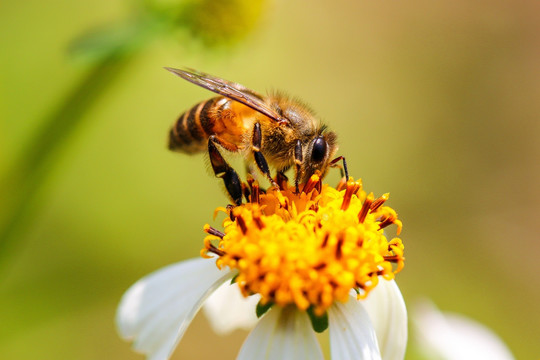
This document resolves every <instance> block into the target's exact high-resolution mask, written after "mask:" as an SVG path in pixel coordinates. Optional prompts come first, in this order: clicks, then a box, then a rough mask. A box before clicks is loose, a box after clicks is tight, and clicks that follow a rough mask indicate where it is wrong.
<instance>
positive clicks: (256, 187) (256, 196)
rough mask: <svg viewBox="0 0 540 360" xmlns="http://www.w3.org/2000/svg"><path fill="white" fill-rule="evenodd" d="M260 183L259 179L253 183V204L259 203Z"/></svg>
mask: <svg viewBox="0 0 540 360" xmlns="http://www.w3.org/2000/svg"><path fill="white" fill-rule="evenodd" d="M259 195H260V191H259V183H258V182H257V181H255V182H253V184H251V203H252V204H258V203H259Z"/></svg>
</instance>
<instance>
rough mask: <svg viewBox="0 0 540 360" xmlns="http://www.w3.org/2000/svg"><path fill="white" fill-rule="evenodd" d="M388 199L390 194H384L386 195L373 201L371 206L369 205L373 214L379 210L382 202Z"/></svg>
mask: <svg viewBox="0 0 540 360" xmlns="http://www.w3.org/2000/svg"><path fill="white" fill-rule="evenodd" d="M389 197H390V194H389V193H386V194H383V195H382V196H381V197H379V198H377V199H375V201H373V204H371V208H370V210H371V211H372V212H373V211H375V210H377V209H378V208H380V207H381V205H382V204H384V202H385V201H386V200H388V198H389Z"/></svg>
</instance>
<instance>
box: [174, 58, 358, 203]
mask: <svg viewBox="0 0 540 360" xmlns="http://www.w3.org/2000/svg"><path fill="white" fill-rule="evenodd" d="M165 69H167V70H168V71H170V72H172V73H173V74H175V75H178V76H180V77H181V78H183V79H185V80H187V81H189V82H191V83H193V84H195V85H198V86H201V87H203V88H205V89H208V90H210V91H212V92H215V93H217V94H218V95H219V96H217V97H213V98H211V99H209V100H206V101H202V102H200V103H198V104H197V105H195V106H193V107H192V108H191V109H189V110H187V111H186V112H184V113H183V114H182V115H180V117H179V118H178V120H177V122H176V123H175V124H174V125H173V127H172V128H171V130H170V132H169V149H171V150H174V151H179V152H184V153H188V154H192V153H197V152H201V151H203V150H205V149H208V153H209V156H210V163H211V165H212V169H213V171H214V173H215V175H216V176H217V177H220V178H222V179H223V181H224V183H225V187H226V189H227V191H228V193H229V195H230V196H231V198H232V200H233V201H234V203H235V204H237V205H238V204H240V203H241V202H242V183H241V181H240V179H239V176H238V174H237V173H236V171H235V170H234V169H233V168H232V167H231V166H230V165H229V164H228V163H227V161H226V160H225V159H224V158H223V156H222V155H221V152H220V150H219V148H222V149H224V150H226V151H230V152H234V153H241V154H243V155H244V157H245V159H246V161H247V163H248V164H253V162H255V164H256V165H257V166H256V167H257V168H258V169H259V170H260V171H261V172H262V174H264V176H265V177H266V178H268V180H269V181H270V182H271V183H272V185H276V183H275V181H274V180H273V178H272V175H271V173H270V166H272V167H273V168H275V169H276V170H277V171H278V172H279V173H282V174H283V173H284V172H285V171H287V170H288V169H289V168H291V167H292V166H294V167H295V184H296V189H297V191H298V184H299V183H305V182H307V180H308V179H309V178H310V177H311V176H312V175H313V174H315V173H319V174H320V175H321V176H324V174H325V173H326V171H327V170H328V167H329V166H334V165H335V164H336V163H337V162H338V161H339V160H343V170H344V172H345V176H346V177H348V175H347V167H346V163H345V159H344V158H343V157H342V156H340V157H337V158H335V159H333V157H334V155H335V153H336V152H337V149H338V145H337V136H336V134H335V133H334V132H332V131H329V130H328V128H327V127H326V126H325V125H323V124H321V123H320V122H319V120H318V119H317V118H316V116H315V114H314V112H313V110H311V109H310V108H309V107H308V106H307V105H305V104H304V103H302V102H301V101H299V100H297V99H292V98H290V97H288V96H285V95H283V94H282V93H272V94H269V95H266V96H263V95H260V94H258V93H257V92H255V91H253V90H250V89H248V88H246V87H245V86H243V85H240V84H237V83H234V82H230V81H227V80H224V79H221V78H218V77H215V76H212V75H209V74H205V73H202V72H199V71H196V70H191V69H186V70H180V69H174V68H165Z"/></svg>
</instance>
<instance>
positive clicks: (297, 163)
mask: <svg viewBox="0 0 540 360" xmlns="http://www.w3.org/2000/svg"><path fill="white" fill-rule="evenodd" d="M302 162H303V155H302V142H301V141H300V140H296V144H295V146H294V167H295V171H296V172H295V176H294V187H295V191H296V193H297V194H299V193H300V189H299V187H298V182H299V181H300V172H301V171H302Z"/></svg>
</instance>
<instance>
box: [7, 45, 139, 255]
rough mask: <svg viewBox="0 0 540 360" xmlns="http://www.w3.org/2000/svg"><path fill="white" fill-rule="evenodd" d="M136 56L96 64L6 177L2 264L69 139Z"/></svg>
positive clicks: (35, 207)
mask: <svg viewBox="0 0 540 360" xmlns="http://www.w3.org/2000/svg"><path fill="white" fill-rule="evenodd" d="M132 57H133V54H130V55H127V54H125V53H122V52H114V53H112V54H110V55H109V56H107V57H105V58H104V59H102V60H101V61H100V62H99V63H98V64H96V65H94V67H93V68H92V69H90V70H89V72H88V73H87V74H86V75H85V76H84V77H83V78H82V79H81V81H80V82H79V83H78V84H77V85H76V86H75V88H74V89H73V91H72V92H71V94H70V95H69V96H67V98H66V99H64V101H63V102H62V103H61V104H60V105H59V106H58V107H57V109H56V110H54V111H53V112H52V113H50V114H49V115H48V116H46V117H45V118H44V119H43V120H42V121H41V124H43V126H42V127H41V129H40V130H39V131H37V133H36V134H35V135H34V137H33V138H32V139H31V140H30V141H29V142H28V146H26V148H25V150H24V151H23V153H22V154H21V156H20V157H19V159H18V160H17V161H16V162H15V163H14V164H15V165H14V168H13V169H11V171H9V172H8V173H7V178H6V179H3V182H2V187H3V188H4V190H5V191H8V192H9V193H8V194H4V195H5V196H4V200H2V203H3V205H4V206H7V207H6V208H5V209H4V214H3V215H4V216H3V217H4V219H3V221H2V223H1V224H0V265H2V263H3V262H4V261H5V259H6V258H7V257H8V255H9V253H10V252H11V251H10V250H12V249H13V245H14V244H15V242H16V241H15V240H16V239H19V240H20V237H21V236H22V233H23V230H24V229H25V228H26V227H27V225H28V224H29V222H30V221H31V219H32V217H33V215H34V214H35V213H36V211H37V210H38V208H39V206H38V205H39V202H38V201H37V200H38V198H39V196H40V195H41V192H42V189H43V185H44V183H45V182H46V178H47V176H48V175H49V174H51V173H52V170H53V168H54V165H55V164H56V163H57V158H58V156H59V155H60V154H61V150H62V149H63V148H64V147H65V145H66V143H67V139H68V138H69V136H70V135H71V134H73V133H74V132H75V130H76V129H77V128H78V127H80V125H81V124H82V122H83V120H84V119H85V116H84V115H85V114H86V113H87V112H88V110H89V109H90V108H91V107H92V106H93V105H94V104H95V103H96V102H97V101H98V100H99V99H100V98H101V97H102V96H104V95H105V94H106V92H107V89H108V88H109V87H110V85H111V84H112V83H113V82H114V81H115V79H116V78H118V76H119V75H120V74H121V72H122V70H123V69H125V68H126V65H127V63H128V61H129V60H130V59H131V58H132ZM6 199H9V200H7V201H6Z"/></svg>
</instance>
